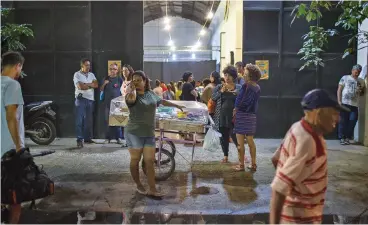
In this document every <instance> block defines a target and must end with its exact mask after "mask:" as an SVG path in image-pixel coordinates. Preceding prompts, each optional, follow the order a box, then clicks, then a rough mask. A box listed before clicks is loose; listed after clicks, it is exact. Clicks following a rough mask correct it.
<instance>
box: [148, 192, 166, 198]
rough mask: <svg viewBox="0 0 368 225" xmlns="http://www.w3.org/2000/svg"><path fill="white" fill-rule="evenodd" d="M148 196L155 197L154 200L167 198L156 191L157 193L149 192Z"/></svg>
mask: <svg viewBox="0 0 368 225" xmlns="http://www.w3.org/2000/svg"><path fill="white" fill-rule="evenodd" d="M147 196H150V197H154V198H163V197H164V196H165V194H163V193H161V192H158V191H156V192H151V191H149V192H148V193H147Z"/></svg>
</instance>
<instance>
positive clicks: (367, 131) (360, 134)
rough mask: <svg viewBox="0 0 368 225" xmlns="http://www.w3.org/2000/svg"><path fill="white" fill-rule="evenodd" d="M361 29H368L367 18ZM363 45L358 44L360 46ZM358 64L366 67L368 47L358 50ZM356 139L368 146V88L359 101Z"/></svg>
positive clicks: (367, 82) (367, 81) (366, 80)
mask: <svg viewBox="0 0 368 225" xmlns="http://www.w3.org/2000/svg"><path fill="white" fill-rule="evenodd" d="M360 29H362V30H366V31H368V20H365V21H364V22H363V23H362V25H361V26H360ZM360 47H363V46H358V48H360ZM357 61H358V64H360V65H362V67H364V66H365V65H367V64H368V48H363V49H361V50H359V51H358V59H357ZM365 83H366V87H368V76H367V77H366V78H365ZM354 139H355V141H358V142H361V143H363V144H364V145H365V146H368V89H366V92H365V95H364V96H363V97H361V99H360V102H359V120H358V123H357V125H356V127H355V130H354Z"/></svg>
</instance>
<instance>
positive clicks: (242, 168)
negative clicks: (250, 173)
mask: <svg viewBox="0 0 368 225" xmlns="http://www.w3.org/2000/svg"><path fill="white" fill-rule="evenodd" d="M233 169H234V170H235V171H236V172H242V171H244V165H240V164H238V165H236V166H234V167H233Z"/></svg>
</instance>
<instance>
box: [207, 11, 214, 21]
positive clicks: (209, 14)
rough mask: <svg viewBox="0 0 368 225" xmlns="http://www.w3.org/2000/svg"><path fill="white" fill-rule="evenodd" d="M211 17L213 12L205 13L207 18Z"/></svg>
mask: <svg viewBox="0 0 368 225" xmlns="http://www.w3.org/2000/svg"><path fill="white" fill-rule="evenodd" d="M212 18H213V12H212V11H210V12H209V13H208V14H207V19H212Z"/></svg>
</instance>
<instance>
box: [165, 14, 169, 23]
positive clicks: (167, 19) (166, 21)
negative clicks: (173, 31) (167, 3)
mask: <svg viewBox="0 0 368 225" xmlns="http://www.w3.org/2000/svg"><path fill="white" fill-rule="evenodd" d="M164 23H165V24H168V23H170V18H169V17H167V16H165V18H164Z"/></svg>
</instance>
